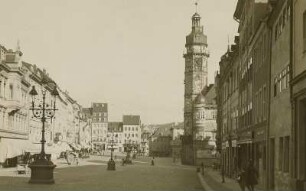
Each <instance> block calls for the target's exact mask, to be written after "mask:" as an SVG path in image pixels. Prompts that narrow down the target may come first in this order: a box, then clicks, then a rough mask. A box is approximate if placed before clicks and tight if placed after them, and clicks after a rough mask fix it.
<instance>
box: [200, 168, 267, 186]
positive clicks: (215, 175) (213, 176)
mask: <svg viewBox="0 0 306 191" xmlns="http://www.w3.org/2000/svg"><path fill="white" fill-rule="evenodd" d="M198 177H199V180H200V182H201V184H202V186H203V188H204V190H205V191H212V190H214V191H240V190H241V188H240V186H239V184H238V182H237V180H235V179H233V178H228V177H226V176H224V183H222V176H221V172H220V171H217V170H213V169H210V168H206V169H205V170H204V176H203V175H202V174H201V172H199V173H198ZM245 190H248V189H247V188H245ZM254 190H256V191H260V190H262V189H261V188H258V187H256V186H255V189H254Z"/></svg>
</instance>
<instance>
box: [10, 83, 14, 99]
mask: <svg viewBox="0 0 306 191" xmlns="http://www.w3.org/2000/svg"><path fill="white" fill-rule="evenodd" d="M9 93H10V94H9V98H10V99H13V97H14V88H13V84H10V92H9Z"/></svg>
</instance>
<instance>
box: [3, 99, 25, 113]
mask: <svg viewBox="0 0 306 191" xmlns="http://www.w3.org/2000/svg"><path fill="white" fill-rule="evenodd" d="M2 105H3V106H4V107H6V108H7V109H8V112H12V111H14V110H20V109H22V108H24V107H25V105H22V104H21V103H20V101H17V100H3V101H2Z"/></svg>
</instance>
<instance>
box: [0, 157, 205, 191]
mask: <svg viewBox="0 0 306 191" xmlns="http://www.w3.org/2000/svg"><path fill="white" fill-rule="evenodd" d="M106 160H107V157H101V156H95V157H91V158H90V159H88V160H86V161H87V162H91V163H97V164H102V163H104V165H83V166H82V165H80V166H73V167H71V168H56V169H55V170H54V178H55V184H52V185H35V184H29V183H28V181H29V178H28V177H9V176H6V177H5V176H3V177H0V190H1V191H30V190H31V191H41V190H44V191H83V190H86V191H101V190H105V191H123V190H124V191H203V188H202V186H201V183H200V181H199V179H198V177H197V173H196V171H195V168H194V167H193V166H183V165H179V164H178V165H176V164H173V163H172V159H171V158H155V165H154V166H151V164H150V163H149V161H150V160H151V158H149V157H148V158H144V157H143V158H142V157H137V159H136V160H135V161H133V164H132V165H125V166H121V165H119V164H118V163H117V165H116V171H108V170H107V168H106V163H105V161H106ZM93 161H94V162H93ZM63 165H64V164H63Z"/></svg>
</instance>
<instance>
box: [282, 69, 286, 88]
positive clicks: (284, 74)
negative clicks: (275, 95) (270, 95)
mask: <svg viewBox="0 0 306 191" xmlns="http://www.w3.org/2000/svg"><path fill="white" fill-rule="evenodd" d="M286 75H287V72H286V70H283V72H282V79H281V81H282V90H284V89H286V88H287V83H286Z"/></svg>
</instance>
